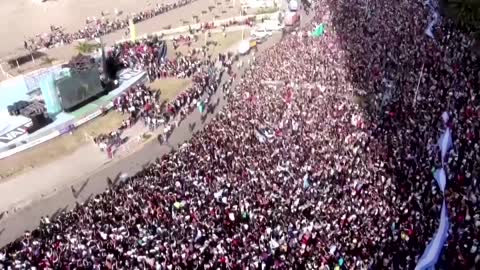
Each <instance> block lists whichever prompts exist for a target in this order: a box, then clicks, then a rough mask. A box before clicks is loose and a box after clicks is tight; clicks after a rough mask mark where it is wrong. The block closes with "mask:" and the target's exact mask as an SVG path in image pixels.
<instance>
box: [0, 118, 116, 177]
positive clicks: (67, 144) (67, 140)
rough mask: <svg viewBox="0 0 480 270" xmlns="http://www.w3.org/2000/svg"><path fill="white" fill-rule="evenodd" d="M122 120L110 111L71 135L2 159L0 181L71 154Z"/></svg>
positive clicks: (114, 127)
mask: <svg viewBox="0 0 480 270" xmlns="http://www.w3.org/2000/svg"><path fill="white" fill-rule="evenodd" d="M123 119H125V116H123V115H121V114H120V113H117V112H115V111H111V112H109V113H107V114H106V115H105V116H101V117H98V118H97V119H95V120H93V121H90V122H88V123H86V124H85V125H83V126H81V127H80V128H79V129H77V130H75V131H74V132H73V134H66V135H63V136H60V137H58V138H55V139H53V140H51V141H48V142H46V143H43V144H41V145H39V146H36V147H34V148H32V149H29V150H26V151H22V152H20V153H18V154H16V155H13V156H11V157H8V158H5V159H2V160H1V162H2V166H0V179H5V178H7V177H12V176H15V175H17V174H20V173H24V172H26V171H28V170H31V169H34V168H36V167H38V166H41V165H44V164H47V163H49V162H52V161H54V160H56V159H58V158H60V157H62V156H65V155H68V154H71V153H73V152H75V150H77V149H78V148H79V147H81V146H82V145H84V144H85V143H89V142H92V138H93V137H95V136H97V135H99V134H101V133H107V132H110V131H112V130H115V129H117V128H118V127H119V126H120V125H121V123H122V121H123ZM52 173H53V172H52Z"/></svg>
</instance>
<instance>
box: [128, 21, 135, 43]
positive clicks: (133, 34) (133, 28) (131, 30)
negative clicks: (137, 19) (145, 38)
mask: <svg viewBox="0 0 480 270" xmlns="http://www.w3.org/2000/svg"><path fill="white" fill-rule="evenodd" d="M128 24H129V27H130V40H131V41H132V42H134V41H135V40H136V39H137V29H136V28H135V24H134V23H133V19H130V20H128Z"/></svg>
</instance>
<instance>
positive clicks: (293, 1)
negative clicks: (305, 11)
mask: <svg viewBox="0 0 480 270" xmlns="http://www.w3.org/2000/svg"><path fill="white" fill-rule="evenodd" d="M288 9H290V10H291V11H297V10H298V1H297V0H290V2H288Z"/></svg>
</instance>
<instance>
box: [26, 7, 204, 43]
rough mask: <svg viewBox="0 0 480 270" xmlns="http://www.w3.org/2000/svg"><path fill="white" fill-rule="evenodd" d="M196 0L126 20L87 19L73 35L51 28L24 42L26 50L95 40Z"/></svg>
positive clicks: (138, 14) (145, 12) (136, 14)
mask: <svg viewBox="0 0 480 270" xmlns="http://www.w3.org/2000/svg"><path fill="white" fill-rule="evenodd" d="M193 1H195V0H179V1H178V2H175V3H171V4H157V5H156V6H155V7H154V8H150V9H148V10H145V11H142V12H139V13H134V14H130V15H129V16H127V17H125V18H120V17H114V18H113V19H110V18H106V17H104V16H103V13H102V16H101V17H99V18H87V19H86V20H85V22H86V25H85V27H84V28H83V29H80V30H78V31H76V32H73V33H67V32H65V30H64V29H63V28H62V27H58V26H51V27H50V32H49V33H43V34H38V35H37V36H35V37H33V38H30V39H29V40H25V41H24V47H25V49H30V50H38V49H41V48H52V47H55V46H58V45H64V44H70V43H72V42H74V41H75V40H79V39H87V40H91V39H95V38H98V37H101V36H104V35H107V34H109V33H112V32H114V31H117V30H120V29H125V28H127V27H128V23H129V20H130V19H132V20H133V22H134V23H138V22H142V21H145V20H148V19H150V18H153V17H155V16H158V15H161V14H164V13H165V12H168V11H170V10H173V9H176V8H179V7H182V6H185V5H187V4H189V3H191V2H193Z"/></svg>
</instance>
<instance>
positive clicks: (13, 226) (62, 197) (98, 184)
mask: <svg viewBox="0 0 480 270" xmlns="http://www.w3.org/2000/svg"><path fill="white" fill-rule="evenodd" d="M278 40H279V36H274V37H272V38H270V39H269V40H268V41H267V42H265V43H264V44H261V45H260V46H259V52H262V51H264V50H266V49H267V48H268V47H271V46H272V45H273V44H275V43H276V42H277V41H278ZM245 58H246V59H244V62H246V60H247V59H248V56H246V57H245ZM239 72H241V71H239ZM210 100H211V102H213V103H216V102H217V100H218V101H219V104H218V106H217V107H216V108H215V110H214V113H212V114H209V115H208V116H207V118H206V121H204V122H202V120H201V115H200V113H199V112H198V111H197V110H195V111H194V112H192V114H191V115H189V116H188V117H187V119H186V120H184V121H183V122H182V123H181V124H180V125H179V126H178V127H177V128H176V129H175V130H174V131H173V133H172V135H171V136H170V140H169V144H168V145H165V144H164V145H160V144H159V143H158V142H157V141H155V140H153V141H151V142H149V143H147V144H146V145H145V146H144V147H143V148H141V149H140V150H139V151H138V152H135V153H133V154H131V155H130V156H127V157H125V158H124V159H121V160H117V161H112V163H110V164H107V165H106V166H104V167H102V168H100V169H99V170H97V171H96V172H94V173H92V174H90V175H87V176H82V177H80V178H77V180H74V179H72V182H73V181H74V182H73V183H74V184H73V185H74V189H75V195H74V194H73V192H72V190H71V189H70V187H69V186H68V187H64V188H59V189H57V190H55V192H54V193H52V195H50V196H47V195H46V196H43V197H42V198H40V199H38V200H35V201H30V202H28V203H27V204H26V205H25V206H24V207H22V208H20V209H18V210H11V211H9V212H8V213H4V214H3V215H2V219H1V220H0V246H3V245H5V244H7V243H8V242H11V241H13V240H14V239H15V238H17V237H18V236H19V235H21V234H22V233H23V232H24V231H25V230H31V229H33V228H34V227H35V226H37V225H38V221H39V219H40V217H42V216H45V215H49V216H51V217H52V216H55V215H57V214H58V213H60V212H61V211H63V210H66V209H70V208H71V207H72V206H73V205H75V203H76V202H83V201H85V200H86V199H87V198H89V197H91V196H92V195H94V194H97V193H100V192H102V191H103V190H105V188H106V187H107V181H106V179H107V177H109V178H110V179H117V178H118V176H119V175H121V174H125V173H126V174H128V175H133V174H135V172H137V171H139V170H140V169H141V168H142V167H144V166H146V165H147V164H148V163H149V162H150V161H152V160H155V159H156V158H157V157H160V156H161V155H163V154H165V153H168V152H169V151H170V150H171V149H172V148H176V147H177V146H178V145H181V144H182V143H183V142H185V141H187V140H189V139H190V138H191V137H192V135H193V134H194V133H195V132H196V131H198V130H199V129H201V128H203V127H204V126H205V125H206V124H208V123H209V122H210V121H211V120H212V119H213V117H214V115H215V114H216V113H217V112H218V111H220V110H221V109H222V108H223V106H224V105H225V104H226V100H224V99H223V95H222V93H221V91H218V92H217V93H216V94H215V95H214V96H213V97H212V98H211V99H210ZM193 123H195V128H194V129H193V132H191V131H190V130H189V125H190V124H193ZM85 158H87V157H85ZM77 162H82V161H77ZM72 163H74V161H72ZM73 168H74V164H72V170H74V169H73ZM55 174H56V172H55V171H51V172H43V173H42V174H40V173H38V178H39V180H38V181H40V180H41V179H44V178H47V179H48V178H49V177H54V176H55ZM32 181H35V179H32ZM18 189H22V187H19V186H17V187H15V186H13V185H12V186H11V190H5V191H4V192H5V194H15V193H16V191H15V190H17V191H18Z"/></svg>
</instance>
